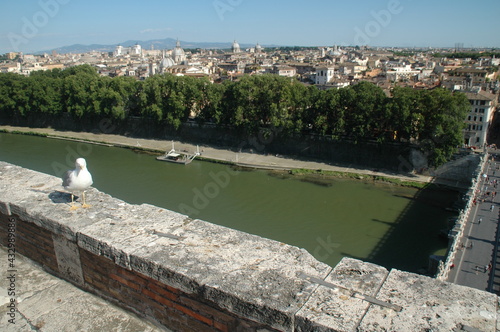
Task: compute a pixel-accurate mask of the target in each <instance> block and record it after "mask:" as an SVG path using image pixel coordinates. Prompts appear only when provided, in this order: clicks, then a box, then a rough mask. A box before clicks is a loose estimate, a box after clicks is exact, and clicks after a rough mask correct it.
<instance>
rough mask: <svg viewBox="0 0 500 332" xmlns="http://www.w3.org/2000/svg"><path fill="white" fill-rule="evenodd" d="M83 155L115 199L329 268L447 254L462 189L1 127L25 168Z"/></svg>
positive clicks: (55, 171)
mask: <svg viewBox="0 0 500 332" xmlns="http://www.w3.org/2000/svg"><path fill="white" fill-rule="evenodd" d="M77 156H83V157H85V158H86V159H87V164H88V168H89V170H90V171H91V172H92V176H93V179H94V186H95V187H96V188H97V189H99V190H101V191H103V192H106V193H108V194H110V195H112V196H114V197H117V198H120V199H123V200H125V201H127V202H130V203H134V204H140V203H149V204H153V205H157V206H160V207H164V208H167V209H170V210H174V211H178V212H182V213H186V214H189V215H190V216H191V217H194V218H199V219H202V220H206V221H209V222H212V223H216V224H219V225H223V226H227V227H231V228H234V229H238V230H242V231H245V232H249V233H253V234H258V235H260V236H263V237H267V238H271V239H274V240H277V241H281V242H285V243H288V244H292V245H295V246H298V247H302V248H305V249H307V250H308V251H309V252H310V253H312V254H313V255H314V256H315V257H316V258H317V259H319V260H322V261H324V262H326V263H328V264H330V265H332V266H334V265H335V264H337V263H338V262H339V260H340V259H341V258H342V257H343V256H350V257H355V258H360V259H364V260H369V261H373V262H375V263H377V264H381V265H384V266H386V267H396V268H400V269H404V270H408V271H417V270H418V269H419V268H421V267H426V266H427V258H428V256H429V255H430V254H444V253H445V250H446V245H447V244H446V242H444V241H443V240H441V239H440V238H439V237H438V233H439V231H440V230H441V229H442V228H445V227H446V226H447V218H448V217H449V216H450V214H449V212H446V211H445V210H444V209H443V207H445V206H449V205H450V204H451V202H452V201H453V200H454V199H455V197H456V193H454V192H447V191H438V192H436V191H420V192H419V191H418V190H416V189H412V188H404V187H398V186H393V185H380V184H378V185H375V184H373V183H370V182H363V181H358V180H344V179H335V180H326V179H317V178H311V177H308V178H301V177H290V176H288V175H286V174H276V173H270V172H267V171H260V170H259V171H250V172H249V171H245V172H242V171H236V170H234V169H232V168H231V167H230V166H226V165H219V164H212V163H207V162H201V161H196V160H195V161H194V162H193V163H191V164H190V165H187V166H184V165H176V164H170V163H165V162H159V161H156V160H155V158H154V156H152V155H150V154H145V153H135V152H133V151H131V150H128V149H122V148H113V147H106V146H98V145H89V144H84V143H78V142H70V141H62V140H56V139H49V138H41V137H33V136H23V135H14V134H0V159H1V160H3V161H7V162H10V163H13V164H16V165H20V166H23V167H26V168H30V169H34V170H37V171H41V172H44V173H48V174H51V175H55V176H60V175H61V174H62V172H63V171H64V170H66V169H68V168H72V167H73V165H74V160H75V158H76V157H77ZM91 199H92V197H91V196H89V197H88V200H91Z"/></svg>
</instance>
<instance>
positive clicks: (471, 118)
mask: <svg viewBox="0 0 500 332" xmlns="http://www.w3.org/2000/svg"><path fill="white" fill-rule="evenodd" d="M465 95H466V96H467V99H469V102H470V104H471V109H470V112H469V114H468V115H467V118H466V120H465V124H466V128H465V130H464V138H465V142H464V144H465V146H475V147H479V148H482V147H484V146H485V145H486V144H487V141H486V139H487V135H488V129H489V127H490V124H491V120H492V119H493V115H494V113H495V108H496V107H497V100H498V99H497V96H496V95H494V94H492V93H489V92H485V91H478V92H466V93H465Z"/></svg>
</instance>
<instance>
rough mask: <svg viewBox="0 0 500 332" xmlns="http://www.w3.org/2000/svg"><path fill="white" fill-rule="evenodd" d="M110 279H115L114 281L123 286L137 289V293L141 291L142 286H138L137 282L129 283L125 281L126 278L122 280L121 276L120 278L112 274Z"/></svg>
mask: <svg viewBox="0 0 500 332" xmlns="http://www.w3.org/2000/svg"><path fill="white" fill-rule="evenodd" d="M109 277H110V278H111V279H114V280H116V281H118V282H119V283H121V284H123V285H125V286H128V287H130V288H133V289H135V290H136V291H139V290H140V289H141V286H140V285H138V284H136V283H135V282H132V281H129V280H127V279H125V278H122V277H120V276H118V275H116V274H113V273H110V275H109Z"/></svg>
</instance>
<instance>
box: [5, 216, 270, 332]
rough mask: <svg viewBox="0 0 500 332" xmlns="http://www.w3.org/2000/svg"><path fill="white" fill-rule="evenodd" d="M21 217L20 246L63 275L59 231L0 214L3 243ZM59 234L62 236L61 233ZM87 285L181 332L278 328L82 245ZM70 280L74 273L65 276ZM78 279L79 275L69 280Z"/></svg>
mask: <svg viewBox="0 0 500 332" xmlns="http://www.w3.org/2000/svg"><path fill="white" fill-rule="evenodd" d="M11 221H15V225H16V230H15V240H16V242H15V243H16V251H17V252H18V253H20V254H22V255H24V256H26V257H29V258H30V259H32V260H33V261H35V262H37V263H39V264H41V265H42V266H44V267H45V268H47V269H48V270H49V271H50V272H51V273H54V274H56V275H58V276H60V277H63V278H65V277H66V276H65V275H63V274H62V273H60V271H59V269H58V262H57V255H56V253H55V249H54V241H53V236H54V235H53V234H52V233H51V232H49V231H47V230H45V229H43V228H41V227H39V226H37V225H35V224H34V223H31V222H26V221H23V220H21V219H20V218H19V217H18V216H15V215H12V216H10V217H7V216H5V215H3V214H0V243H1V245H3V246H5V247H7V244H8V242H7V234H8V226H7V225H8V224H9V222H11ZM55 236H58V235H55ZM79 257H80V264H81V268H82V272H83V279H84V283H83V285H81V284H79V285H77V286H79V287H82V288H84V289H85V290H88V291H91V292H93V293H96V294H98V295H100V296H103V297H105V298H107V299H109V300H111V301H113V302H115V303H116V304H118V305H120V306H121V307H124V308H126V309H130V310H132V311H134V312H136V313H138V314H139V315H142V316H144V317H147V318H149V319H150V320H154V321H155V322H156V323H158V324H160V325H162V326H165V327H168V328H169V329H173V330H175V331H207V332H210V331H257V330H265V331H274V330H273V329H271V328H269V327H265V326H262V325H261V324H258V323H256V322H252V321H250V320H247V319H243V318H241V317H238V316H236V315H234V314H231V313H229V312H227V310H224V309H221V308H218V307H217V306H216V305H215V304H214V303H208V302H207V301H206V300H203V299H201V298H198V297H197V296H195V295H192V294H186V293H184V292H182V291H180V290H178V289H176V288H173V287H170V286H168V285H164V284H162V283H160V282H158V281H157V280H154V279H152V278H150V277H147V276H145V275H142V274H140V273H137V272H134V271H130V270H127V269H125V268H123V267H120V266H118V265H116V264H115V263H114V262H112V261H111V260H109V259H108V258H105V257H103V256H97V255H95V254H92V253H90V252H88V251H86V250H84V249H81V248H79ZM65 279H68V278H65ZM69 281H71V282H73V281H74V280H69Z"/></svg>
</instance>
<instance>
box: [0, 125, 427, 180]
mask: <svg viewBox="0 0 500 332" xmlns="http://www.w3.org/2000/svg"><path fill="white" fill-rule="evenodd" d="M0 131H2V132H6V133H18V134H31V135H41V136H46V137H50V138H56V139H67V140H72V141H80V142H85V143H92V144H100V145H108V146H116V147H123V148H129V149H134V150H139V151H147V152H152V153H164V152H165V151H168V150H170V149H171V147H172V142H171V141H168V140H155V139H142V138H134V137H127V136H121V135H114V134H105V133H101V132H96V133H90V132H71V131H60V130H55V129H52V128H29V127H14V126H0ZM175 149H176V150H178V151H187V152H189V153H194V152H195V151H196V149H197V146H195V145H192V144H188V143H185V142H178V141H176V142H175ZM199 149H200V152H201V157H200V158H199V159H201V160H205V161H211V162H218V163H226V164H231V165H236V166H239V167H244V168H256V169H267V170H273V171H280V172H288V173H289V174H291V175H296V176H306V175H307V176H321V177H348V178H357V179H364V178H365V177H371V178H372V179H373V180H374V181H384V182H391V183H395V184H398V185H407V186H412V187H418V188H421V187H424V186H426V185H427V184H429V183H430V182H431V181H432V180H433V178H432V177H430V176H423V175H417V174H400V173H391V172H384V171H381V170H370V169H362V168H355V167H343V166H338V165H332V164H329V163H324V162H317V161H307V160H298V159H293V158H288V157H285V156H272V155H263V154H257V153H250V152H238V153H236V152H234V151H231V150H227V149H221V148H216V147H212V146H199Z"/></svg>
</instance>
